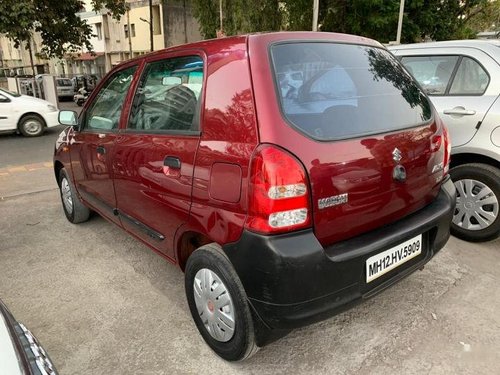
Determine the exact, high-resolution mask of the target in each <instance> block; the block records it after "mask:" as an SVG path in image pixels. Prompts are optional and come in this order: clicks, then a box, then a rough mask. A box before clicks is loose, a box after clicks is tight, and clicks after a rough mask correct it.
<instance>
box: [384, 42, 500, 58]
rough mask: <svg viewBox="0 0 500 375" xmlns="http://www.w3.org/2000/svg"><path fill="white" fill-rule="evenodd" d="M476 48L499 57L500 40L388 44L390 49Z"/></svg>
mask: <svg viewBox="0 0 500 375" xmlns="http://www.w3.org/2000/svg"><path fill="white" fill-rule="evenodd" d="M441 47H447V48H448V47H449V48H464V47H468V48H476V49H479V50H483V51H485V52H487V53H488V54H490V55H496V56H497V58H500V40H498V39H466V40H447V41H442V42H425V43H414V44H400V45H392V46H388V49H389V50H390V51H402V50H405V51H408V50H412V49H431V48H441Z"/></svg>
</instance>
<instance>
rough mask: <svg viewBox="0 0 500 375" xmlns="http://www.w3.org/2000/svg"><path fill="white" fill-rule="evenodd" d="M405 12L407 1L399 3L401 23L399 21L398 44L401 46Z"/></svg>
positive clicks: (403, 0) (402, 0)
mask: <svg viewBox="0 0 500 375" xmlns="http://www.w3.org/2000/svg"><path fill="white" fill-rule="evenodd" d="M404 10H405V0H401V2H400V3H399V21H398V33H397V36H396V44H401V30H402V29H403V15H404Z"/></svg>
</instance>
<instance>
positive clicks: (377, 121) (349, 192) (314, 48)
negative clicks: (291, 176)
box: [261, 41, 444, 245]
mask: <svg viewBox="0 0 500 375" xmlns="http://www.w3.org/2000/svg"><path fill="white" fill-rule="evenodd" d="M270 58H271V68H272V71H273V73H274V82H275V87H276V93H277V96H278V102H279V106H280V112H281V118H282V121H281V122H280V123H281V124H282V125H284V126H283V128H282V129H281V131H280V132H279V135H278V134H277V132H276V131H275V132H274V133H272V134H271V133H270V132H267V131H263V132H261V137H262V138H264V139H263V141H266V140H269V141H273V142H276V143H279V144H280V145H281V146H282V147H285V148H286V149H288V150H289V151H290V152H292V153H293V154H295V155H296V156H297V157H298V158H299V159H300V160H301V161H302V163H303V164H304V167H305V169H306V171H307V172H308V175H309V179H310V186H311V198H312V211H313V222H314V231H315V234H316V236H317V238H318V239H319V240H320V242H321V243H322V244H323V245H329V244H332V243H334V242H337V241H340V240H344V239H348V238H351V237H353V236H356V235H358V234H360V233H365V232H367V231H369V230H372V229H375V228H378V227H381V226H383V225H386V224H388V223H391V222H394V221H396V220H398V219H400V218H402V217H404V216H406V215H408V214H410V213H412V212H414V211H416V210H418V209H420V208H422V207H424V206H425V205H427V204H429V203H430V202H431V201H432V200H433V199H434V198H435V197H436V195H437V194H438V191H439V183H440V181H441V179H442V176H443V171H442V167H443V165H442V163H443V157H444V146H442V137H441V134H442V128H441V122H440V120H439V119H437V118H435V116H434V114H433V109H432V105H431V104H430V102H429V100H428V99H427V97H426V96H425V94H424V93H423V92H422V91H421V90H420V88H419V87H418V85H417V84H416V83H415V82H414V80H413V78H412V77H411V76H410V75H409V74H408V73H407V72H406V71H405V70H404V69H402V67H401V65H400V63H399V62H398V61H397V60H396V59H395V58H394V57H393V56H392V55H391V54H390V53H389V52H387V51H386V50H385V49H383V48H379V47H376V46H368V45H357V44H347V43H332V42H330V43H328V42H317V41H307V42H292V43H290V42H286V43H276V44H273V45H272V46H271V48H270ZM285 127H287V128H288V129H289V130H285ZM290 131H292V132H295V135H294V134H293V133H291V132H290Z"/></svg>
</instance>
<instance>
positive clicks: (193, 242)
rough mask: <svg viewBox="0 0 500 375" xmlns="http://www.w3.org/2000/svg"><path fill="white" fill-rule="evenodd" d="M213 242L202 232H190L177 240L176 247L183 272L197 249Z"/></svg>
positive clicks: (186, 232)
mask: <svg viewBox="0 0 500 375" xmlns="http://www.w3.org/2000/svg"><path fill="white" fill-rule="evenodd" d="M213 242H214V241H212V240H211V239H210V238H209V237H207V236H206V235H204V234H202V233H200V232H196V231H193V230H188V231H185V232H184V233H182V234H181V235H180V237H179V239H178V240H177V246H176V256H177V263H178V265H179V267H180V269H181V270H182V272H184V271H185V269H186V264H187V260H188V258H189V257H190V256H191V254H192V253H193V252H194V251H195V250H196V249H198V248H199V247H200V246H203V245H206V244H209V243H213Z"/></svg>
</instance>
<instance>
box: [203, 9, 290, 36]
mask: <svg viewBox="0 0 500 375" xmlns="http://www.w3.org/2000/svg"><path fill="white" fill-rule="evenodd" d="M219 1H220V0H193V13H194V16H195V17H196V18H197V19H198V21H199V23H200V31H201V33H202V35H203V36H204V37H205V38H214V37H215V36H216V31H217V30H218V29H220V12H219V4H220V2H219ZM281 18H282V10H281V8H280V1H279V0H222V28H223V31H224V33H225V34H226V35H236V34H244V33H251V32H257V31H276V30H280V28H281Z"/></svg>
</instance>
